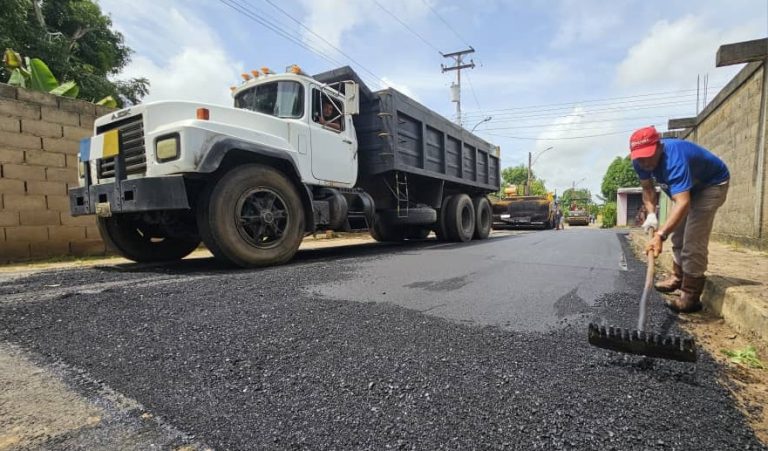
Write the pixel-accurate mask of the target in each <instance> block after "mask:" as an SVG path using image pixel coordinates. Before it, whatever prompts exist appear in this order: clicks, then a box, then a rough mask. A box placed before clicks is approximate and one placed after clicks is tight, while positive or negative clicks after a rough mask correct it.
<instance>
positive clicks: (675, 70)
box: [98, 0, 768, 195]
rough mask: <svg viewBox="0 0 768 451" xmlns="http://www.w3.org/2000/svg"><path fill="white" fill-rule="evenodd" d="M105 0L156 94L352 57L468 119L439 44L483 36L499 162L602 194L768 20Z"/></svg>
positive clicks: (572, 6) (223, 89)
mask: <svg viewBox="0 0 768 451" xmlns="http://www.w3.org/2000/svg"><path fill="white" fill-rule="evenodd" d="M98 2H99V4H100V5H101V8H102V10H103V11H104V12H105V13H106V14H108V15H109V16H110V17H111V18H112V21H113V24H114V27H115V29H117V30H118V31H120V32H121V33H123V35H124V37H125V42H126V44H127V45H128V46H129V47H131V48H132V49H133V51H134V54H133V56H132V60H131V62H130V63H129V65H128V66H127V67H125V68H124V70H123V72H122V73H121V74H118V75H117V76H116V78H132V77H147V78H148V79H149V80H150V83H151V90H150V94H149V95H148V96H147V97H146V98H145V100H146V101H157V100H193V101H200V102H208V103H213V104H220V105H231V102H232V99H231V98H230V95H229V87H230V86H232V85H235V84H237V83H239V81H240V74H241V73H242V72H244V71H248V70H251V69H259V68H261V67H263V66H267V67H270V68H271V69H272V70H275V71H282V70H283V69H284V68H285V67H287V66H289V65H291V64H298V65H300V66H301V67H302V69H303V70H304V71H305V72H307V73H310V74H313V73H319V72H323V71H326V70H329V69H332V68H335V67H339V66H342V65H350V66H352V67H353V68H354V69H355V70H356V71H357V72H358V74H360V75H361V76H362V77H363V79H364V81H365V82H366V84H367V85H368V86H369V87H370V88H372V89H374V90H375V89H382V88H385V87H392V88H395V89H398V90H400V91H401V92H403V93H405V94H406V95H408V96H411V97H413V98H415V99H416V100H418V101H420V102H422V103H424V104H425V105H426V106H427V107H429V108H431V109H432V110H434V111H437V112H438V113H440V114H442V115H444V116H445V117H447V118H449V119H451V120H456V119H457V117H456V105H455V103H452V102H451V94H450V85H451V83H452V82H454V81H455V77H456V72H455V71H451V72H445V73H443V72H442V70H441V64H444V65H447V66H450V65H452V64H453V60H452V59H450V58H445V57H443V56H442V55H441V53H440V52H442V53H450V52H455V51H458V50H464V49H466V48H468V47H470V46H471V47H472V48H474V49H475V53H473V54H471V55H467V56H466V59H468V60H469V59H471V60H472V61H473V62H474V64H475V67H474V68H473V69H467V70H463V71H462V74H461V75H462V90H461V99H462V123H463V125H464V126H465V127H466V128H468V129H472V128H475V133H477V134H478V135H479V136H481V137H482V138H484V139H486V140H487V141H489V142H492V143H493V144H496V145H499V146H500V147H501V159H502V167H508V166H515V165H518V164H524V163H527V160H528V153H529V152H531V153H532V155H533V159H534V161H535V163H534V165H533V171H534V173H535V175H536V176H538V177H539V178H542V179H544V181H545V183H546V185H547V188H548V189H550V190H556V191H557V192H558V193H562V192H563V190H565V189H567V188H569V187H572V186H574V185H575V186H576V187H578V188H587V189H589V190H590V191H591V192H592V193H593V195H595V194H599V193H600V184H601V182H602V178H603V175H604V174H605V171H606V169H607V168H608V165H609V164H610V163H611V161H613V159H615V158H616V157H617V156H625V155H627V154H628V141H629V135H630V134H631V132H632V131H633V130H634V129H637V128H640V127H643V126H647V125H655V126H656V127H657V129H659V130H660V131H664V130H666V124H667V121H668V120H669V119H672V118H680V117H690V116H694V115H695V114H696V112H697V111H699V110H701V109H702V108H703V105H704V98H705V96H706V98H707V100H711V99H712V98H714V97H715V95H716V94H717V92H718V91H719V90H720V89H721V88H722V87H723V86H725V84H726V83H727V82H728V81H729V80H730V79H731V78H732V77H733V76H734V75H735V74H736V73H737V72H738V71H739V70H740V69H741V68H742V67H743V65H738V66H730V67H722V68H716V67H715V54H716V52H717V49H718V47H719V46H720V45H722V44H726V43H733V42H739V41H744V40H750V39H759V38H764V37H766V36H768V0H729V1H723V0H698V1H696V2H692V1H690V0H665V1H660V0H644V1H639V0H638V1H636V0H623V1H610V0H527V1H524V0H516V1H513V0H507V1H503V0H474V1H469V2H468V1H461V0H346V1H345V0H132V1H130V2H126V1H124V0H99V1H98ZM705 79H706V89H705V84H704V80H705ZM697 91H698V93H699V94H698V95H697ZM697 98H698V99H699V100H698V102H697ZM489 117H490V119H489V120H487V121H485V122H482V121H483V120H484V119H486V118H489Z"/></svg>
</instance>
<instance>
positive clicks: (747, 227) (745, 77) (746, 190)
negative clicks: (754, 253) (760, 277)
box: [686, 63, 768, 249]
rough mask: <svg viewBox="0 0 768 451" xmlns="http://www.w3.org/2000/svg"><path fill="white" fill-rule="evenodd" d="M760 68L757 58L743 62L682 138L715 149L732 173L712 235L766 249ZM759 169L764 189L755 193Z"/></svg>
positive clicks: (767, 220) (766, 199)
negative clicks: (760, 153)
mask: <svg viewBox="0 0 768 451" xmlns="http://www.w3.org/2000/svg"><path fill="white" fill-rule="evenodd" d="M763 70H764V67H763V65H762V64H760V63H752V64H750V65H747V66H745V67H744V69H742V71H741V72H740V73H739V74H738V75H737V76H736V77H735V78H734V79H733V80H732V81H731V83H729V85H728V86H726V87H725V88H724V89H723V91H722V92H721V93H720V94H719V95H718V96H717V97H716V98H715V99H713V101H712V102H710V104H709V105H708V106H707V108H705V109H704V111H702V113H701V114H700V115H699V117H698V118H697V121H696V122H697V125H696V127H695V128H694V129H692V130H691V131H690V132H689V133H688V134H687V136H686V138H687V139H690V140H692V141H695V142H697V143H699V144H701V145H702V146H704V147H706V148H708V149H710V150H711V151H712V152H714V153H715V154H717V155H718V156H719V157H720V158H722V159H723V161H725V163H726V164H727V165H728V169H729V170H730V172H731V181H730V188H729V192H728V199H727V201H726V203H725V204H724V205H723V206H722V207H721V208H720V210H719V211H718V214H717V216H716V217H715V224H714V227H713V231H712V233H713V236H714V237H715V238H716V239H721V240H731V241H738V242H741V243H744V244H747V245H750V246H754V247H757V248H764V249H766V248H768V212H767V211H766V207H768V205H766V202H768V194H766V193H765V191H766V189H768V179H767V178H766V177H767V174H768V164H766V163H768V162H764V166H763V170H762V171H760V170H759V168H758V166H757V164H758V158H757V155H758V151H759V149H758V140H759V136H758V134H759V123H760V121H761V120H763V121H768V118H766V117H763V115H761V112H760V101H761V97H762V95H763V94H762V93H763ZM766 126H768V123H766ZM763 152H765V150H763ZM760 174H762V180H763V189H762V190H763V193H759V192H758V189H759V188H758V187H759V183H758V177H759V175H760ZM760 196H762V199H763V204H762V206H761V208H762V221H761V223H760V224H756V209H755V205H756V202H759V201H758V199H759V198H760Z"/></svg>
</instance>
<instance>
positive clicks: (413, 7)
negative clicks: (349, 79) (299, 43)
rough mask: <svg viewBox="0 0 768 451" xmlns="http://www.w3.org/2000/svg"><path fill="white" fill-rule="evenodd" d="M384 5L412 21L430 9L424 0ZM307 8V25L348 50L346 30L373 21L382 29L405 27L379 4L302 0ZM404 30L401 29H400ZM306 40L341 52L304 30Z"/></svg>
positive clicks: (399, 0)
mask: <svg viewBox="0 0 768 451" xmlns="http://www.w3.org/2000/svg"><path fill="white" fill-rule="evenodd" d="M377 1H380V3H381V4H382V6H384V8H386V9H387V11H389V12H391V13H392V14H395V15H396V16H398V17H399V18H400V19H401V20H402V21H403V22H405V23H409V24H412V23H414V22H415V21H416V20H417V19H419V18H422V17H424V16H425V15H426V14H427V12H428V11H429V10H428V7H427V5H425V4H424V2H422V1H409V0H389V1H386V2H385V1H383V0H377ZM302 3H303V5H304V7H305V9H306V10H307V18H306V20H304V21H303V22H304V24H306V26H307V27H308V28H309V29H311V30H312V31H313V32H314V33H316V34H318V35H320V36H322V37H323V39H325V40H326V41H328V42H330V43H331V44H332V45H333V46H335V47H337V48H340V49H342V50H344V47H345V46H344V45H343V40H342V37H343V35H344V33H346V32H348V31H350V30H352V29H354V28H356V27H360V26H363V25H366V24H373V25H375V26H377V27H379V28H384V29H387V28H390V27H402V26H401V25H400V24H399V23H397V22H396V21H395V20H394V19H393V18H392V17H391V16H390V15H389V14H387V13H386V12H385V11H384V10H382V9H381V8H380V7H379V6H377V5H376V3H374V2H372V1H370V2H368V1H366V2H360V1H356V2H350V1H346V0H302ZM398 32H400V30H398ZM402 32H405V30H402ZM303 38H304V41H305V42H307V43H309V44H312V45H313V46H315V47H320V48H323V50H324V51H329V50H330V53H333V54H335V55H338V53H337V52H335V51H333V50H332V49H330V48H329V47H328V46H327V44H324V43H323V42H322V41H321V40H319V39H318V38H317V37H316V36H314V35H313V34H312V33H310V32H308V31H306V30H304V32H303Z"/></svg>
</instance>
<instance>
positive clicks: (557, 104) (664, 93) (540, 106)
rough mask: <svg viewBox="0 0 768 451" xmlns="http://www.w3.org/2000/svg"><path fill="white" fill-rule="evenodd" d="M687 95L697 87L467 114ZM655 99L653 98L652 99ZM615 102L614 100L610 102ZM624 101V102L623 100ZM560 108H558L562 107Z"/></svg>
mask: <svg viewBox="0 0 768 451" xmlns="http://www.w3.org/2000/svg"><path fill="white" fill-rule="evenodd" d="M720 88H721V87H712V88H711V89H712V90H716V89H720ZM688 92H690V93H691V94H687V95H685V96H695V95H696V94H695V93H696V90H695V89H686V90H679V91H666V92H658V93H649V94H637V95H633V96H625V97H609V98H603V99H592V100H580V101H569V102H559V103H548V104H546V103H545V104H540V105H528V106H521V107H511V108H500V109H495V110H483V111H475V112H473V111H468V112H467V115H475V116H483V115H486V114H488V113H493V112H501V111H519V110H530V109H539V108H543V107H550V106H561V105H562V108H566V107H568V106H581V105H583V104H587V103H598V102H607V101H614V100H625V99H636V98H641V97H652V96H661V95H666V94H681V93H688ZM674 97H680V96H674ZM651 100H653V99H651ZM610 103H614V102H610ZM621 103H624V102H621ZM562 108H558V109H562Z"/></svg>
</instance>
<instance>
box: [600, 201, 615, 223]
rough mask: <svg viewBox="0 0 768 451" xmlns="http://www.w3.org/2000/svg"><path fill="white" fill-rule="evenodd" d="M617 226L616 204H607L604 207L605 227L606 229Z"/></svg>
mask: <svg viewBox="0 0 768 451" xmlns="http://www.w3.org/2000/svg"><path fill="white" fill-rule="evenodd" d="M615 226H616V202H607V203H606V204H605V205H604V206H603V225H602V226H601V227H602V228H604V229H608V228H611V227H615Z"/></svg>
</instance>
